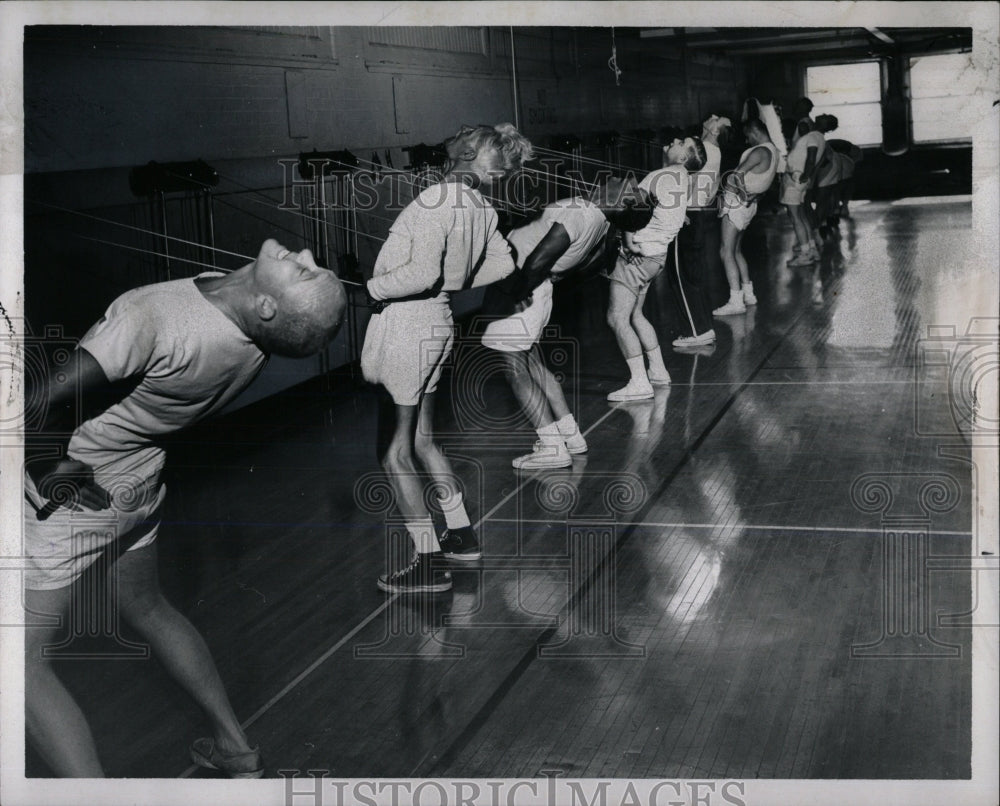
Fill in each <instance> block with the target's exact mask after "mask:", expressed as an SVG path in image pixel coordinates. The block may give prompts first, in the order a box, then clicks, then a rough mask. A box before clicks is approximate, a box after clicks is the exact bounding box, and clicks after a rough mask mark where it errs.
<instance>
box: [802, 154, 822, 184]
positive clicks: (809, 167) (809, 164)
mask: <svg viewBox="0 0 1000 806" xmlns="http://www.w3.org/2000/svg"><path fill="white" fill-rule="evenodd" d="M818 150H819V149H817V148H816V146H809V148H808V149H807V150H806V165H805V167H804V168H803V169H802V176H801V180H800V181H802V182H803V183H805V182H808V181H809V177H811V176H812V172H813V170H814V169H815V167H816V153H817V151H818Z"/></svg>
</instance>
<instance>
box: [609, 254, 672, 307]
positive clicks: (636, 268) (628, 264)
mask: <svg viewBox="0 0 1000 806" xmlns="http://www.w3.org/2000/svg"><path fill="white" fill-rule="evenodd" d="M666 262H667V256H666V255H655V256H653V257H644V256H642V255H637V256H635V257H633V258H632V259H631V260H626V259H625V256H624V255H621V254H619V255H618V261H617V262H616V263H615V268H614V271H612V272H611V280H612V282H615V283H619V284H621V285H623V286H625V287H626V288H627V289H628V290H629V291H631V292H632V293H633V294H635V295H636V296H637V297H638V296H639V294H641V293H642V292H643V291H645V290H646V288H647V287H648V286H649V284H650V283H651V282H653V280H654V279H655V278H656V275H658V274H659V273H660V272H661V271H663V265H664V264H665V263H666Z"/></svg>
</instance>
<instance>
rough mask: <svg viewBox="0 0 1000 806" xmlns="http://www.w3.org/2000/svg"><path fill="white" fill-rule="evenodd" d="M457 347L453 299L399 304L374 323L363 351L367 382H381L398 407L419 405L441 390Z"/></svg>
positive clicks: (443, 297) (370, 324) (442, 296)
mask: <svg viewBox="0 0 1000 806" xmlns="http://www.w3.org/2000/svg"><path fill="white" fill-rule="evenodd" d="M454 343H455V327H454V320H453V319H452V316H451V306H450V305H449V304H448V295H447V294H439V295H438V296H436V297H434V298H432V299H421V300H408V301H406V302H393V303H392V304H391V305H389V306H387V307H386V308H385V310H383V311H382V313H376V314H372V318H371V319H369V320H368V330H367V332H366V333H365V344H364V347H363V348H362V349H361V372H362V374H363V375H364V377H365V380H366V381H369V382H371V383H380V384H382V386H384V387H385V388H386V391H388V392H389V394H390V395H392V399H393V402H395V403H396V405H398V406H416V405H417V404H418V403H419V402H420V396H421V395H423V394H429V393H431V392H434V391H436V390H437V385H438V382H439V381H440V380H441V373H442V371H443V370H444V365H445V362H447V360H448V358H449V357H450V356H451V350H452V346H453V345H454Z"/></svg>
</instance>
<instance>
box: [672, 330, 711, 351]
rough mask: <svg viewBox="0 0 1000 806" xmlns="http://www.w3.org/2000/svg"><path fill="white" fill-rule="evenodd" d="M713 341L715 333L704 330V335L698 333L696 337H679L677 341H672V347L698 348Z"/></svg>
mask: <svg viewBox="0 0 1000 806" xmlns="http://www.w3.org/2000/svg"><path fill="white" fill-rule="evenodd" d="M714 341H715V331H714V330H706V331H705V332H704V333H699V334H698V335H697V336H681V337H680V338H679V339H674V341H673V344H674V347H700V346H701V345H703V344H711V343H712V342H714Z"/></svg>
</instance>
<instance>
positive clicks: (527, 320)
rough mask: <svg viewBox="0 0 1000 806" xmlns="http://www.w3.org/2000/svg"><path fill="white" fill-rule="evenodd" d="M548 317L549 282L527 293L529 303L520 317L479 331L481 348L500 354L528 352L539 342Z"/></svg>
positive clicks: (507, 318)
mask: <svg viewBox="0 0 1000 806" xmlns="http://www.w3.org/2000/svg"><path fill="white" fill-rule="evenodd" d="M550 316H552V281H551V280H544V281H542V282H541V283H540V284H539V285H538V286H537V287H536V288H535V290H534V291H532V292H531V303H530V304H529V305H528V307H527V308H525V309H524V310H523V311H521V312H520V313H515V314H514V315H512V316H508V317H506V318H504V319H497V320H496V321H493V322H490V323H489V324H488V325H487V326H486V330H485V331H483V346H484V347H489V348H490V349H491V350H500V351H501V352H504V353H519V352H525V351H527V350H530V349H531V348H532V347H533V346H534V345H535V344H538V341H539V340H540V339H541V338H542V331H543V330H544V329H545V326H546V325H547V324H548V323H549V317H550Z"/></svg>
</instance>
